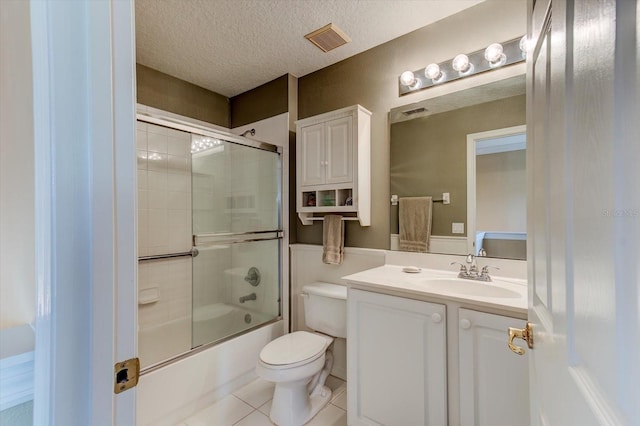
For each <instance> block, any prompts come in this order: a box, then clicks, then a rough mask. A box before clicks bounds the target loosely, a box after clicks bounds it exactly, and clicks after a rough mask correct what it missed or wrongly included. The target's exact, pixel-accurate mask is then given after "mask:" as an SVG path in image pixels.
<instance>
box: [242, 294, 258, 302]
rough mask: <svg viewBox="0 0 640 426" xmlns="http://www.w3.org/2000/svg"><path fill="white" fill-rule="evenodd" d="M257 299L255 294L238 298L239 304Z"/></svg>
mask: <svg viewBox="0 0 640 426" xmlns="http://www.w3.org/2000/svg"><path fill="white" fill-rule="evenodd" d="M257 298H258V297H257V296H256V294H255V293H251V294H247V295H246V296H240V303H244V302H246V301H247V300H256V299H257Z"/></svg>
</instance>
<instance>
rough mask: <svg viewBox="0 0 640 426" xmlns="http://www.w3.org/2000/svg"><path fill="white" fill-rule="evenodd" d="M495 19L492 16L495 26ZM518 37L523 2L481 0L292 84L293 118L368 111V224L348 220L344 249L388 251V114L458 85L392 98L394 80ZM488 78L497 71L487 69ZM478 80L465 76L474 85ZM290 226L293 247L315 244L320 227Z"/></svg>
mask: <svg viewBox="0 0 640 426" xmlns="http://www.w3.org/2000/svg"><path fill="white" fill-rule="evenodd" d="M496 16H498V17H499V18H500V23H499V24H496ZM461 28H463V29H464V30H463V31H461V30H460V29H461ZM525 32H526V2H524V1H498V0H492V1H487V2H483V3H481V4H479V5H478V6H475V7H473V8H470V9H467V10H465V11H463V12H461V13H458V14H456V15H454V16H451V17H448V18H446V19H443V20H441V21H438V22H436V23H434V24H432V25H429V26H427V27H424V28H421V29H419V30H417V31H414V32H412V33H410V34H407V35H404V36H402V37H399V38H397V39H395V40H392V41H390V42H388V43H385V44H382V45H380V46H377V47H375V48H373V49H370V50H368V51H366V52H363V53H361V54H359V55H356V56H354V57H351V58H349V59H346V60H344V61H341V62H339V63H337V64H334V65H332V66H329V67H326V68H323V69H321V70H319V71H316V72H314V73H312V74H309V75H306V76H304V77H301V78H300V79H299V81H298V95H299V96H298V115H299V118H306V117H310V116H313V115H316V114H320V113H324V112H327V111H332V110H335V109H338V108H343V107H346V106H349V105H354V104H361V105H362V106H364V107H365V108H367V109H368V110H370V111H372V113H373V115H372V118H371V134H372V137H371V166H372V171H373V173H372V182H371V187H372V200H371V202H372V207H371V208H372V211H371V226H370V227H360V226H358V225H357V224H356V223H355V222H348V223H347V229H346V244H347V245H348V246H354V247H372V248H389V231H390V218H389V206H390V204H389V196H390V192H389V155H390V150H389V125H388V119H387V117H388V112H389V110H390V109H391V108H392V107H396V106H399V105H402V104H407V103H412V102H416V101H418V100H421V99H424V98H425V97H428V95H425V92H429V91H430V90H431V91H432V92H431V93H436V92H438V93H440V94H444V92H446V90H447V88H451V87H459V86H458V84H457V83H449V85H448V86H447V85H444V86H442V88H436V89H428V90H425V91H423V92H420V93H416V94H411V95H407V96H404V97H403V98H402V99H399V95H398V85H397V81H398V76H399V75H400V74H401V73H402V72H403V71H405V70H407V69H410V70H417V69H419V68H421V67H424V66H425V65H426V63H425V62H426V61H434V62H440V61H444V60H447V59H450V58H453V57H454V56H455V55H456V54H458V53H460V52H472V51H474V50H478V49H481V48H484V47H486V46H488V45H489V44H491V43H494V42H496V41H506V40H510V39H512V38H516V37H519V36H522V35H523V34H525ZM496 72H499V71H493V73H496ZM480 78H481V77H480V76H478V77H472V79H475V80H476V81H477V80H478V79H480ZM445 86H446V87H445ZM296 224H297V233H298V242H301V243H310V244H321V243H322V225H321V224H319V223H316V224H314V225H310V226H303V225H301V224H300V222H299V221H297V222H296Z"/></svg>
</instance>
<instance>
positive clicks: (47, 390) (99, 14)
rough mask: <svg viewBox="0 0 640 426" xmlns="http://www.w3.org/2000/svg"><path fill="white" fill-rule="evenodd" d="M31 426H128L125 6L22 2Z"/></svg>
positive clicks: (130, 24)
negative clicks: (30, 163)
mask: <svg viewBox="0 0 640 426" xmlns="http://www.w3.org/2000/svg"><path fill="white" fill-rule="evenodd" d="M29 6H30V15H31V51H32V52H31V53H32V59H33V99H34V148H35V159H34V160H35V171H36V172H35V194H36V196H35V197H36V200H35V206H36V212H35V213H36V214H35V230H36V238H35V239H36V241H35V247H36V297H37V308H36V350H35V390H34V424H39V425H49V424H51V425H53V424H135V388H134V389H132V390H129V391H126V392H123V393H122V394H119V395H115V394H114V372H113V371H114V364H115V362H116V361H118V360H124V359H128V358H133V357H135V356H136V353H137V347H136V343H137V342H136V329H137V310H136V308H137V292H136V279H137V262H136V258H137V253H136V252H137V247H136V215H135V212H136V197H135V194H136V192H135V189H136V164H135V158H136V157H135V44H134V43H135V38H134V9H133V2H132V1H130V0H127V1H120V0H108V1H100V2H76V1H72V0H61V1H40V0H31V1H30V4H29Z"/></svg>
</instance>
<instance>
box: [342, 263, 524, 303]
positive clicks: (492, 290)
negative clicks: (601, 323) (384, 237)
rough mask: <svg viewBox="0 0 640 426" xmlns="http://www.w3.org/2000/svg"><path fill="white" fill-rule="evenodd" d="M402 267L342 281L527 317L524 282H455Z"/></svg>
mask: <svg viewBox="0 0 640 426" xmlns="http://www.w3.org/2000/svg"><path fill="white" fill-rule="evenodd" d="M403 268H404V267H403V266H399V265H384V266H379V267H377V268H373V269H368V270H366V271H362V272H358V273H355V274H351V275H347V276H345V277H343V279H344V280H346V281H347V284H348V285H349V286H350V287H353V288H357V289H360V290H369V291H374V292H378V293H386V294H391V295H397V296H401V297H407V298H416V297H418V298H424V297H427V298H437V299H445V300H453V301H456V302H460V303H465V304H471V305H474V306H478V307H486V308H492V309H498V310H501V311H508V312H514V313H517V314H520V315H522V314H525V315H526V313H527V282H526V280H521V279H516V278H504V277H496V276H492V279H493V281H492V282H482V281H474V280H468V279H459V278H457V275H458V274H457V273H456V272H451V271H444V270H436V269H425V268H421V269H420V271H419V272H414V273H408V272H403Z"/></svg>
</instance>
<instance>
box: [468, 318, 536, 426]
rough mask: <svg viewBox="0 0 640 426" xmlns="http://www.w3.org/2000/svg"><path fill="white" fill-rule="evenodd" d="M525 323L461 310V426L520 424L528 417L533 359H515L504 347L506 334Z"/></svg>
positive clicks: (525, 357) (517, 357)
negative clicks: (528, 366) (509, 329)
mask: <svg viewBox="0 0 640 426" xmlns="http://www.w3.org/2000/svg"><path fill="white" fill-rule="evenodd" d="M525 323H526V321H525V320H520V319H516V318H511V317H505V316H502V315H493V314H487V313H485V312H478V311H472V310H469V309H460V310H459V311H458V324H459V326H460V330H459V331H458V333H459V334H458V342H459V352H458V354H459V355H458V360H459V370H460V371H459V374H458V377H459V381H460V386H459V389H460V424H461V425H464V426H497V425H518V424H521V423H523V422H522V419H525V418H526V417H528V414H529V372H528V370H527V363H528V361H529V360H528V356H526V355H525V356H524V357H519V356H516V355H515V354H512V353H511V352H510V351H509V350H508V349H507V346H506V345H505V344H504V338H505V332H504V331H505V330H506V329H507V328H509V327H520V328H523V327H524V326H525Z"/></svg>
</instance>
